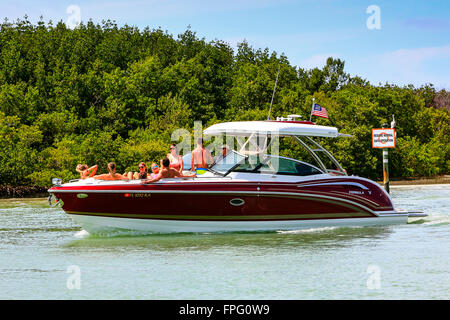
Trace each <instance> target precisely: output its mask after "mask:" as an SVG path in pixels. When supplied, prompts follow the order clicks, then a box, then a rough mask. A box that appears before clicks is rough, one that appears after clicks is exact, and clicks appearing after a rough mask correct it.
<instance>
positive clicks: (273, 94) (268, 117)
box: [267, 65, 281, 120]
mask: <svg viewBox="0 0 450 320" xmlns="http://www.w3.org/2000/svg"><path fill="white" fill-rule="evenodd" d="M280 67H281V65H279V66H278V72H277V79H276V80H275V86H274V87H273V93H272V101H270V108H269V115H268V116H267V120H270V112H271V111H272V104H273V97H274V96H275V89H276V88H277V82H278V75H279V74H280Z"/></svg>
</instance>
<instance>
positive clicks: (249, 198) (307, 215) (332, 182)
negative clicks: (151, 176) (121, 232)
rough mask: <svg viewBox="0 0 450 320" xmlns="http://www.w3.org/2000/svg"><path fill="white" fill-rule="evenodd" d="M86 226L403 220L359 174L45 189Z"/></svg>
mask: <svg viewBox="0 0 450 320" xmlns="http://www.w3.org/2000/svg"><path fill="white" fill-rule="evenodd" d="M49 191H50V192H51V193H53V194H55V195H56V197H57V198H58V199H61V200H62V203H63V206H62V208H63V209H64V210H65V211H66V212H67V213H68V214H69V215H70V216H71V217H72V218H73V219H74V220H75V221H76V222H77V223H78V224H80V225H81V226H82V227H83V228H84V229H85V230H86V231H88V232H91V233H92V232H94V233H96V232H103V231H110V230H112V229H128V230H139V231H146V232H155V233H167V232H216V231H260V230H294V229H301V228H314V227H323V226H342V225H347V226H354V225H356V226H364V225H383V224H392V223H405V222H406V220H407V214H406V215H402V214H398V213H396V212H395V211H394V209H393V207H392V202H391V200H390V198H389V196H388V195H387V194H386V193H385V192H384V190H382V189H381V188H380V187H379V186H377V185H376V184H374V183H373V182H370V180H366V179H361V178H360V179H357V178H350V177H348V178H345V179H339V180H336V179H319V180H316V181H303V182H294V183H292V182H289V183H286V182H283V183H281V182H261V181H260V182H245V181H227V180H225V181H212V182H211V181H210V182H203V181H198V180H197V181H180V180H178V181H175V180H174V181H166V182H163V183H156V184H151V185H141V184H139V183H128V184H126V183H125V184H124V183H121V184H107V185H92V186H89V185H74V186H61V187H54V188H51V189H50V190H49Z"/></svg>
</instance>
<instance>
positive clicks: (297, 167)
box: [232, 155, 323, 176]
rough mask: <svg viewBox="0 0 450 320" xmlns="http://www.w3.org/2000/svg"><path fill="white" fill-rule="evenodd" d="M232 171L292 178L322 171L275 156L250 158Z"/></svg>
mask: <svg viewBox="0 0 450 320" xmlns="http://www.w3.org/2000/svg"><path fill="white" fill-rule="evenodd" d="M232 171H233V172H252V173H262V174H279V175H293V176H309V175H313V174H322V173H323V171H322V170H320V169H319V168H317V167H315V166H313V165H311V164H309V163H306V162H303V161H299V160H294V159H290V158H285V157H280V156H275V155H266V156H265V157H264V158H263V159H262V160H261V157H259V156H250V157H248V158H246V159H245V161H243V162H242V163H240V164H239V165H237V166H236V167H235V168H234V169H233V170H232Z"/></svg>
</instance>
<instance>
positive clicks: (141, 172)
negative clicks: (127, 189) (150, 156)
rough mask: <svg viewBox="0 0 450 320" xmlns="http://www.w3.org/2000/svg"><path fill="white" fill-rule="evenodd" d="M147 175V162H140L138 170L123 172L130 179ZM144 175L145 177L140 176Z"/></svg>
mask: <svg viewBox="0 0 450 320" xmlns="http://www.w3.org/2000/svg"><path fill="white" fill-rule="evenodd" d="M147 175H148V172H147V165H146V164H145V162H140V163H139V171H138V172H135V173H133V172H132V171H130V172H125V173H124V174H123V176H124V177H127V178H128V179H129V180H131V179H135V180H138V179H146V178H147ZM142 176H143V177H144V178H140V177H142Z"/></svg>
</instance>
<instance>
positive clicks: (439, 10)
mask: <svg viewBox="0 0 450 320" xmlns="http://www.w3.org/2000/svg"><path fill="white" fill-rule="evenodd" d="M24 15H27V16H28V18H29V20H30V21H32V22H37V21H38V20H39V18H40V16H42V17H43V19H44V21H46V22H47V21H49V20H52V21H53V22H58V21H63V22H66V23H67V24H68V25H69V26H70V25H76V23H78V21H80V20H81V21H83V22H87V21H89V20H92V21H94V22H95V23H97V22H99V23H100V22H101V21H102V20H108V19H110V20H114V21H115V22H116V23H117V24H118V25H119V26H122V25H125V24H128V25H130V26H136V27H138V28H140V29H141V30H142V29H144V28H145V27H147V26H148V27H149V28H150V29H155V28H161V29H163V30H167V32H168V33H169V34H172V35H173V36H174V37H175V38H176V37H177V35H178V34H180V33H183V32H184V31H185V30H186V29H187V27H188V26H190V28H191V30H192V31H194V32H196V34H197V36H198V37H199V38H205V39H206V40H207V41H213V40H222V41H225V42H227V43H228V44H229V45H230V46H231V47H232V48H234V49H235V48H236V46H237V44H238V43H240V42H242V41H244V40H245V41H247V42H248V43H249V45H251V46H252V47H253V48H254V49H259V48H261V49H265V48H268V49H269V51H270V52H273V51H275V52H276V53H277V54H284V55H285V56H286V57H287V58H288V60H289V61H290V63H291V65H294V66H297V67H301V68H314V67H319V68H320V67H323V66H324V64H325V62H326V59H327V58H328V57H330V56H332V57H334V58H339V59H341V60H344V61H345V70H346V72H347V73H350V74H351V75H352V76H355V75H357V76H360V77H361V78H363V79H366V80H368V81H370V82H371V83H372V84H374V85H378V84H385V83H389V84H396V85H399V86H403V85H408V84H413V85H414V86H416V87H420V86H422V85H425V84H433V85H434V86H435V88H436V89H438V90H440V89H447V90H449V89H450V1H448V0H440V1H438V0H422V1H417V0H409V1H407V0H389V1H387V0H386V1H385V0H369V1H367V0H222V1H214V0H209V1H208V0H147V1H145V0H127V1H125V0H101V1H92V0H91V1H87V0H69V1H66V0H60V1H49V0H47V1H38V0H17V1H4V0H0V18H1V19H4V18H8V20H10V21H14V20H16V19H18V18H22V17H24Z"/></svg>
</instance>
